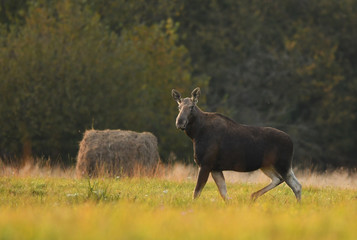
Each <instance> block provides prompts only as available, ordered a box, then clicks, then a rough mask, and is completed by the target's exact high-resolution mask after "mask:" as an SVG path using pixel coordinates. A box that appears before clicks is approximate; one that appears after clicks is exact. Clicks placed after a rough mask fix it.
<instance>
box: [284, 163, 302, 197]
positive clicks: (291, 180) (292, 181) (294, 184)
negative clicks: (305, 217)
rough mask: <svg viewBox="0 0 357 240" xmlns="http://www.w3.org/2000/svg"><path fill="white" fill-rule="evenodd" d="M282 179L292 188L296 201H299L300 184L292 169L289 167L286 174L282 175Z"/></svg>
mask: <svg viewBox="0 0 357 240" xmlns="http://www.w3.org/2000/svg"><path fill="white" fill-rule="evenodd" d="M284 180H285V182H286V184H288V186H289V187H290V188H291V189H292V190H293V192H294V194H295V197H296V199H297V200H298V202H300V200H301V184H300V183H299V181H298V180H297V179H296V177H295V175H294V172H293V170H292V169H290V170H289V172H288V173H287V174H286V176H284Z"/></svg>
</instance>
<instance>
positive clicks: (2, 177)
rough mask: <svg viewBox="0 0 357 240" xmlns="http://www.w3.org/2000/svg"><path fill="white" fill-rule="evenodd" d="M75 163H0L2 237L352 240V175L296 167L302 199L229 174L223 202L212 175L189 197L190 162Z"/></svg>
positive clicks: (356, 192)
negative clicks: (150, 166)
mask: <svg viewBox="0 0 357 240" xmlns="http://www.w3.org/2000/svg"><path fill="white" fill-rule="evenodd" d="M74 176H75V174H74V169H67V170H65V171H63V170H61V169H59V168H57V169H51V168H48V167H47V168H39V167H38V166H33V165H28V166H24V167H23V168H21V169H13V168H9V167H5V166H3V165H2V166H1V167H0V239H274V240H275V239H356V236H357V228H356V222H357V221H356V220H357V188H356V180H355V179H356V178H355V177H356V176H350V175H348V174H347V173H344V172H342V171H341V172H335V173H332V174H331V175H327V174H308V173H306V172H305V173H303V172H298V173H297V176H298V178H299V179H300V181H301V182H302V185H303V193H302V203H301V204H297V203H296V200H295V198H294V195H293V193H292V191H291V190H290V189H289V188H288V187H287V186H286V185H285V184H283V185H281V186H279V187H277V188H276V189H274V190H272V191H270V192H268V193H267V194H266V195H264V196H262V197H261V198H259V199H258V200H257V201H256V202H254V203H252V202H250V200H249V197H250V194H251V193H252V192H254V191H256V190H258V189H259V188H261V187H263V186H264V185H266V184H267V183H268V182H269V180H268V179H267V178H266V177H265V176H264V175H263V174H261V173H260V172H254V173H251V174H240V173H230V172H229V173H227V174H226V179H227V182H228V186H227V187H228V192H229V195H230V197H231V198H232V199H231V200H230V202H228V203H224V202H223V201H222V199H221V198H220V196H219V194H218V191H217V188H216V186H215V185H214V183H213V181H212V180H211V179H210V180H209V182H208V183H207V185H206V187H205V189H204V190H203V192H202V195H201V197H200V199H198V200H197V201H193V200H192V191H193V188H194V186H195V177H196V168H195V167H187V166H182V165H176V166H171V167H167V166H161V167H160V169H158V171H157V175H156V176H153V177H147V176H143V175H142V176H140V171H138V175H137V177H135V178H126V177H118V178H97V179H91V180H89V179H77V178H75V177H74Z"/></svg>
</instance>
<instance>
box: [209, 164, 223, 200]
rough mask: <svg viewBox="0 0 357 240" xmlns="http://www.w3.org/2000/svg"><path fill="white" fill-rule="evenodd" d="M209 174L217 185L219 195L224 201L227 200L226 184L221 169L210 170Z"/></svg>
mask: <svg viewBox="0 0 357 240" xmlns="http://www.w3.org/2000/svg"><path fill="white" fill-rule="evenodd" d="M211 175H212V178H213V180H214V181H215V183H216V185H217V187H218V190H219V193H220V194H221V197H222V198H223V200H224V201H226V200H227V186H226V182H225V180H224V176H223V173H222V172H221V171H220V172H215V171H212V172H211Z"/></svg>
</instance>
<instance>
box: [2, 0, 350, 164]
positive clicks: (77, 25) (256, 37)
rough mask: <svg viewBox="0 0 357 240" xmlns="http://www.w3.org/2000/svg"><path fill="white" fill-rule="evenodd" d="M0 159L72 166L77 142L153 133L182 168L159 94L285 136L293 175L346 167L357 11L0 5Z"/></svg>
mask: <svg viewBox="0 0 357 240" xmlns="http://www.w3.org/2000/svg"><path fill="white" fill-rule="evenodd" d="M0 8H1V9H0V23H1V33H0V44H1V45H0V46H1V48H0V154H1V156H2V158H4V159H5V158H11V157H14V156H16V157H21V156H24V155H34V156H37V157H41V156H43V157H50V158H51V159H61V160H62V161H64V162H66V163H68V164H70V163H71V162H73V161H74V159H75V156H76V153H77V150H78V142H79V141H80V139H81V137H82V134H83V132H84V131H85V130H86V129H90V128H96V129H106V128H110V129H116V128H119V129H131V130H136V131H151V132H153V133H154V134H155V135H156V136H157V137H158V139H159V145H160V154H161V156H162V159H163V160H164V161H167V159H168V158H169V155H170V153H174V155H176V156H177V158H178V159H185V160H187V161H190V160H191V159H192V150H191V143H190V141H189V140H188V139H187V138H186V136H184V134H183V133H181V132H177V130H176V129H175V126H174V121H175V117H176V112H177V107H176V106H175V103H174V102H173V101H172V99H171V96H170V90H171V89H172V88H176V89H178V90H180V91H181V92H184V93H186V94H189V93H190V91H191V90H192V89H193V87H196V86H200V87H201V88H202V93H203V94H202V95H203V96H205V97H206V99H204V98H203V99H202V101H200V103H199V104H200V106H201V107H202V108H203V109H204V110H206V111H219V112H222V113H224V114H226V115H228V116H229V117H231V118H232V119H234V120H236V121H237V122H240V123H244V124H251V125H260V126H272V127H277V128H279V129H281V130H284V131H286V132H287V133H289V135H290V136H292V138H293V141H294V144H295V163H296V164H297V165H298V166H300V167H302V168H315V169H319V170H324V169H326V168H329V167H332V168H337V167H347V168H350V169H353V168H356V167H357V154H356V153H355V151H354V148H355V146H356V145H357V144H356V143H357V124H356V123H357V120H356V113H357V104H356V102H357V70H356V65H357V45H356V44H355V40H356V39H357V32H356V31H355V29H357V15H356V14H355V12H356V10H357V1H353V0H341V1H334V0H327V1H326V0H316V1H293V0H287V1H286V0H275V1H270V0H264V1H261V0H253V1H252V0H240V1H235V0H221V1H217V0H193V1H192V0H191V1H188V0H183V1H166V0H153V1H148V0H138V1H128V0H109V1H104V0H86V1H85V0H83V1H71V0H51V1H50V0H20V1H4V0H2V1H1V4H0Z"/></svg>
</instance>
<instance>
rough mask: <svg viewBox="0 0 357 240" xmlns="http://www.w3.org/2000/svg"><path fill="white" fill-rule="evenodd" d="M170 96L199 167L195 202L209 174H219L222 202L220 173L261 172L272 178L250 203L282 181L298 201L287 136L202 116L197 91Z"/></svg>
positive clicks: (223, 118) (217, 116) (298, 188)
mask: <svg viewBox="0 0 357 240" xmlns="http://www.w3.org/2000/svg"><path fill="white" fill-rule="evenodd" d="M172 94H173V97H174V99H175V100H176V101H177V102H178V104H179V109H180V113H179V115H178V117H177V119H176V126H177V127H178V128H180V129H182V130H184V131H185V133H186V134H187V135H188V136H189V137H190V138H191V139H192V141H193V149H194V158H195V162H196V163H197V165H198V166H199V167H200V171H199V176H198V181H197V186H196V189H195V194H194V197H195V198H196V197H198V196H199V195H200V192H201V190H202V188H203V187H204V185H205V183H206V181H207V178H208V175H209V173H210V172H211V173H212V172H216V173H217V172H218V173H219V174H216V175H219V176H218V177H217V179H216V178H214V179H215V181H216V183H217V186H218V187H219V189H220V192H221V195H222V197H223V198H226V196H225V192H224V191H226V190H225V184H224V186H223V185H222V182H223V183H224V177H223V174H222V173H221V172H222V171H224V170H233V171H238V172H250V171H254V170H257V169H262V170H263V172H264V173H265V174H267V175H268V176H269V177H271V178H272V183H271V184H270V185H268V186H267V187H266V188H263V189H262V190H260V191H258V192H256V193H254V194H253V195H252V198H253V199H255V198H257V197H259V196H260V195H262V194H264V193H265V192H266V191H269V190H270V189H271V188H274V187H275V186H277V185H279V184H280V183H282V182H283V181H286V182H287V184H288V185H289V186H290V187H291V188H292V190H293V191H294V193H295V195H296V198H297V199H298V200H300V194H301V185H300V184H299V182H298V181H297V180H296V178H295V176H294V174H293V172H292V157H293V143H292V141H291V139H290V137H289V136H288V134H286V133H285V132H282V131H280V130H278V129H275V128H270V127H255V126H247V125H242V124H238V123H236V122H235V121H233V120H231V119H230V118H228V117H226V116H223V115H221V114H219V113H207V112H203V111H202V110H201V109H200V108H199V107H198V106H197V105H196V103H197V101H198V97H199V94H200V90H199V88H196V89H195V90H194V91H193V92H192V98H185V99H181V95H180V94H179V93H178V92H177V91H175V90H173V93H172ZM218 182H219V183H221V184H219V183H218ZM219 185H220V186H219ZM221 188H222V189H223V190H222V189H221ZM221 190H222V191H223V192H222V191H221Z"/></svg>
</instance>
